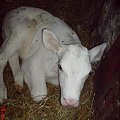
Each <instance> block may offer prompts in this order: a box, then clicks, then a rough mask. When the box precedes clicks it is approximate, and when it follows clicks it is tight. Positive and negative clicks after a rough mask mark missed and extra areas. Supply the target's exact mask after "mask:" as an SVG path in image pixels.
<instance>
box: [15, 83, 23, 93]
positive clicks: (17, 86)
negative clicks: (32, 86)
mask: <svg viewBox="0 0 120 120" xmlns="http://www.w3.org/2000/svg"><path fill="white" fill-rule="evenodd" d="M15 90H16V91H17V92H19V93H22V90H23V87H22V86H20V85H15Z"/></svg>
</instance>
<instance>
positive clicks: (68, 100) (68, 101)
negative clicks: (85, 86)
mask: <svg viewBox="0 0 120 120" xmlns="http://www.w3.org/2000/svg"><path fill="white" fill-rule="evenodd" d="M64 101H65V103H66V105H68V106H74V105H75V104H77V103H78V101H76V100H75V99H64Z"/></svg>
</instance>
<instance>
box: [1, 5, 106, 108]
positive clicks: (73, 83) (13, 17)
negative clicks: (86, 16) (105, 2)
mask: <svg viewBox="0 0 120 120" xmlns="http://www.w3.org/2000/svg"><path fill="white" fill-rule="evenodd" d="M3 36H4V39H5V42H4V43H3V46H2V48H1V53H0V74H1V75H2V74H3V69H4V67H5V65H6V62H7V61H9V63H10V66H11V69H12V71H13V75H14V78H15V82H16V84H19V85H20V86H22V84H23V77H24V80H25V82H26V83H27V85H28V87H29V89H30V91H31V96H32V98H33V100H34V101H40V100H42V99H43V98H44V97H45V96H46V95H47V88H46V81H47V82H51V83H52V84H55V85H58V84H59V82H60V87H61V103H62V104H63V105H64V106H67V105H65V103H64V102H65V100H71V99H72V100H74V101H78V100H79V97H80V93H81V90H82V88H83V85H84V82H85V80H86V77H87V75H88V74H89V73H90V71H91V62H92V61H96V60H97V61H98V60H100V59H101V56H102V54H103V52H104V49H105V47H106V43H104V44H102V45H100V46H98V47H96V48H94V49H92V50H90V51H89V50H88V49H87V48H85V47H84V46H83V45H81V42H80V40H79V38H78V36H77V35H76V33H75V32H74V31H73V30H72V29H71V28H70V27H69V26H68V25H66V24H65V23H64V22H63V21H61V20H60V19H59V18H56V17H54V16H53V15H51V14H50V13H48V12H46V11H44V10H41V9H38V8H32V7H20V8H18V9H15V10H14V11H12V12H10V13H9V14H8V15H7V16H6V18H5V20H4V24H3ZM18 57H20V58H21V59H22V67H20V66H19V61H18ZM95 57H96V58H95ZM94 58H95V59H94ZM58 62H59V64H60V65H61V67H62V71H61V70H58V64H57V63H58ZM58 71H59V72H58ZM58 73H59V74H58ZM2 80H3V78H2V77H1V78H0V83H1V84H0V89H2V90H1V92H0V100H1V101H2V99H4V98H6V96H7V92H6V88H5V86H4V83H3V81H2ZM58 80H59V81H58ZM3 88H4V89H3ZM78 105H79V102H77V104H76V105H73V106H71V107H77V106H78Z"/></svg>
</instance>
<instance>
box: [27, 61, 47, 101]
mask: <svg viewBox="0 0 120 120" xmlns="http://www.w3.org/2000/svg"><path fill="white" fill-rule="evenodd" d="M31 66H32V67H31V68H30V70H29V71H30V75H31V81H30V82H31V83H30V84H31V96H32V98H33V100H34V101H36V102H39V101H40V100H42V99H44V98H45V97H46V95H47V87H46V81H45V74H44V72H43V71H42V70H41V69H40V67H39V65H38V64H34V63H32V64H31Z"/></svg>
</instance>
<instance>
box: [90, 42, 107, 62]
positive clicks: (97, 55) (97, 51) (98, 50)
mask: <svg viewBox="0 0 120 120" xmlns="http://www.w3.org/2000/svg"><path fill="white" fill-rule="evenodd" d="M106 46H107V43H103V44H101V45H98V46H96V47H94V48H92V49H91V50H89V55H90V60H91V62H97V61H99V60H100V59H101V58H102V55H103V53H104V50H105V48H106Z"/></svg>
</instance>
